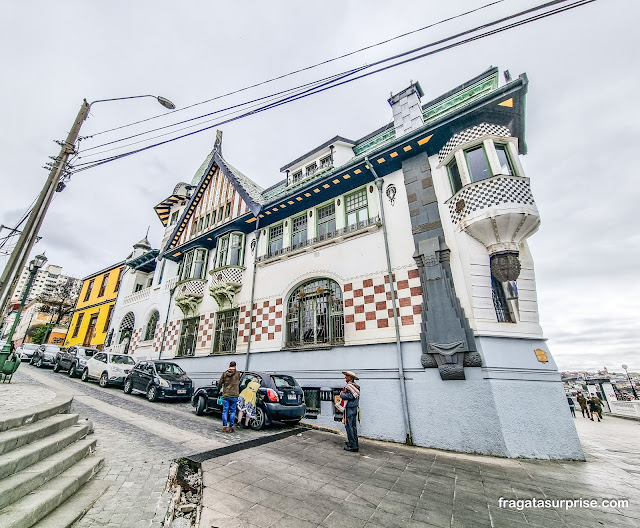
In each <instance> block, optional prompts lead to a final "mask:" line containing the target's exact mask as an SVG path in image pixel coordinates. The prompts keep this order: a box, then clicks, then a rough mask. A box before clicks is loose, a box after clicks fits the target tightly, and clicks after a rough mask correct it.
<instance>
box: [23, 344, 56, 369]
mask: <svg viewBox="0 0 640 528" xmlns="http://www.w3.org/2000/svg"><path fill="white" fill-rule="evenodd" d="M58 352H60V347H59V346H58V345H48V344H47V345H40V346H39V347H38V348H37V349H36V351H35V352H34V353H33V356H31V361H30V363H31V364H32V365H35V366H36V367H38V368H42V367H53V366H54V365H55V364H56V356H57V355H58Z"/></svg>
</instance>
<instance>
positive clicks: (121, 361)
mask: <svg viewBox="0 0 640 528" xmlns="http://www.w3.org/2000/svg"><path fill="white" fill-rule="evenodd" d="M109 361H110V362H111V363H116V364H118V365H135V363H136V362H135V361H134V360H133V358H132V357H131V356H121V355H114V356H111V358H110V359H109Z"/></svg>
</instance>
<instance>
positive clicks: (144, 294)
mask: <svg viewBox="0 0 640 528" xmlns="http://www.w3.org/2000/svg"><path fill="white" fill-rule="evenodd" d="M150 295H151V288H145V289H144V290H140V291H137V292H134V293H132V294H131V295H127V296H126V297H125V298H124V300H123V301H122V306H129V305H130V304H135V303H137V302H140V301H145V300H146V299H148V298H149V296H150Z"/></svg>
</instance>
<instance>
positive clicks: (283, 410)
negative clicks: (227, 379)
mask: <svg viewBox="0 0 640 528" xmlns="http://www.w3.org/2000/svg"><path fill="white" fill-rule="evenodd" d="M253 380H255V381H258V382H259V383H260V388H259V389H258V395H257V396H258V397H257V399H256V417H255V419H253V420H251V421H250V422H249V425H250V426H251V428H252V429H256V430H258V429H262V428H263V427H264V426H265V425H269V424H270V423H271V422H272V421H276V422H284V423H287V424H291V425H294V424H297V423H299V422H300V420H301V419H302V418H303V417H304V415H305V413H306V412H307V406H306V405H305V403H304V393H303V392H302V389H301V388H300V385H298V382H297V381H296V380H295V378H294V377H293V376H289V375H288V374H276V373H268V372H244V373H243V374H242V377H241V378H240V392H242V391H243V390H244V389H245V387H246V386H247V385H248V384H249V382H250V381H253ZM219 393H220V390H219V388H218V382H217V381H214V382H213V385H207V386H205V387H200V388H198V390H196V392H195V393H194V395H193V398H192V399H191V405H193V406H194V407H195V408H196V414H198V415H201V414H204V413H205V412H208V411H217V412H222V406H221V405H218V396H219Z"/></svg>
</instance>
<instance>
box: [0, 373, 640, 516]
mask: <svg viewBox="0 0 640 528" xmlns="http://www.w3.org/2000/svg"><path fill="white" fill-rule="evenodd" d="M9 387H11V388H10V389H9ZM0 391H1V392H0V395H1V396H2V401H3V402H4V404H3V405H4V407H3V409H4V410H11V409H9V407H14V408H15V407H16V406H18V407H20V408H26V407H29V406H32V405H36V404H38V403H42V402H43V401H51V400H52V399H53V398H54V397H55V396H56V395H72V396H73V397H74V402H73V406H72V412H77V413H79V414H80V415H81V417H82V418H89V419H90V420H92V421H93V424H94V430H95V434H96V436H97V439H98V448H97V455H98V456H102V457H105V465H104V467H103V468H102V469H101V470H100V472H99V473H98V474H97V476H96V478H97V479H102V480H107V481H111V482H112V484H111V485H110V487H109V488H108V490H107V491H106V493H105V494H104V495H103V496H102V497H101V498H100V499H99V500H98V501H97V502H96V503H95V505H94V506H93V507H92V508H91V509H90V510H89V512H88V513H87V514H86V515H85V516H84V517H83V518H82V519H81V520H80V521H79V522H78V523H77V524H76V527H78V528H89V527H94V526H99V527H103V526H104V527H111V528H114V527H121V528H132V527H136V528H142V527H160V526H161V521H162V519H163V518H164V515H165V513H166V509H167V505H168V502H169V499H170V497H169V494H167V493H165V492H164V487H165V484H166V479H167V473H168V470H169V466H170V464H171V462H172V460H174V459H176V458H180V457H184V456H188V455H191V454H194V453H202V452H205V451H209V450H215V449H217V448H220V447H225V446H228V445H230V444H234V443H239V442H245V441H248V440H254V439H257V438H264V437H265V436H268V435H271V434H274V433H279V432H281V431H282V429H278V428H276V429H269V430H267V431H265V432H255V431H251V430H248V431H247V430H240V431H239V432H237V433H235V434H233V435H229V434H224V433H222V432H221V431H220V429H221V426H220V421H219V419H218V418H216V417H210V416H204V417H199V416H195V415H194V414H193V408H192V407H191V405H190V404H188V403H163V402H157V403H149V402H147V401H146V399H144V398H143V397H141V396H136V395H126V394H124V393H123V392H122V390H120V389H116V388H110V389H106V390H105V389H101V388H99V387H98V386H97V384H94V383H82V382H80V381H79V380H77V379H69V378H68V377H66V376H64V375H61V374H54V373H53V372H51V371H50V370H39V369H35V368H33V367H31V366H28V365H24V366H23V367H21V368H20V369H19V371H18V372H17V373H16V375H15V376H14V382H13V383H12V384H11V385H10V386H9V385H5V386H2V385H0ZM9 402H11V403H9ZM7 406H9V407H7ZM567 412H569V411H568V409H567ZM575 423H576V426H577V429H578V433H579V435H580V439H581V442H582V445H583V448H584V451H585V455H586V457H587V461H586V462H566V461H549V460H514V459H501V458H493V457H487V456H480V455H464V454H459V453H451V452H445V451H438V450H434V449H425V448H411V447H406V446H402V445H397V444H392V443H386V442H376V441H370V440H362V441H361V448H360V452H359V453H357V454H354V453H347V452H345V451H344V450H343V449H342V447H343V445H344V437H343V436H341V435H337V434H331V433H327V432H322V431H317V430H308V431H304V432H302V433H299V434H294V435H293V436H289V437H287V438H284V439H280V440H274V441H272V442H270V443H267V444H264V445H260V446H259V447H252V448H249V449H244V450H240V451H237V452H234V453H231V454H225V455H223V456H219V457H217V458H211V459H209V460H206V461H205V462H203V465H202V467H203V471H204V492H203V503H204V509H203V514H202V519H201V523H200V527H201V528H254V527H258V528H267V527H269V528H271V527H273V528H285V527H300V528H306V527H323V528H329V527H333V526H339V527H341V528H351V527H368V528H380V527H384V528H394V527H410V528H420V527H440V528H444V527H449V528H453V527H479V528H483V527H496V528H499V527H513V528H518V527H520V526H526V525H531V526H537V527H540V528H544V527H582V528H595V527H613V528H616V527H640V507H639V505H640V422H636V421H631V420H623V419H619V418H612V417H609V416H608V417H606V418H605V420H604V421H603V422H601V423H598V422H592V421H590V420H588V419H585V418H582V417H581V416H578V417H577V418H576V419H575ZM274 438H275V437H274ZM501 498H502V499H504V500H505V501H510V500H511V501H517V500H529V499H534V498H535V499H553V500H560V499H565V500H566V499H583V500H587V499H589V500H591V499H595V500H597V501H598V502H599V503H600V502H601V501H602V500H603V499H626V500H628V501H629V505H628V507H623V506H619V507H616V508H604V507H590V508H578V507H572V508H569V509H566V508H564V507H549V508H527V507H520V509H519V505H518V504H517V503H508V502H506V503H504V504H503V506H505V507H501V504H500V499H501ZM520 506H525V505H524V503H523V504H521V505H520Z"/></svg>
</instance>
